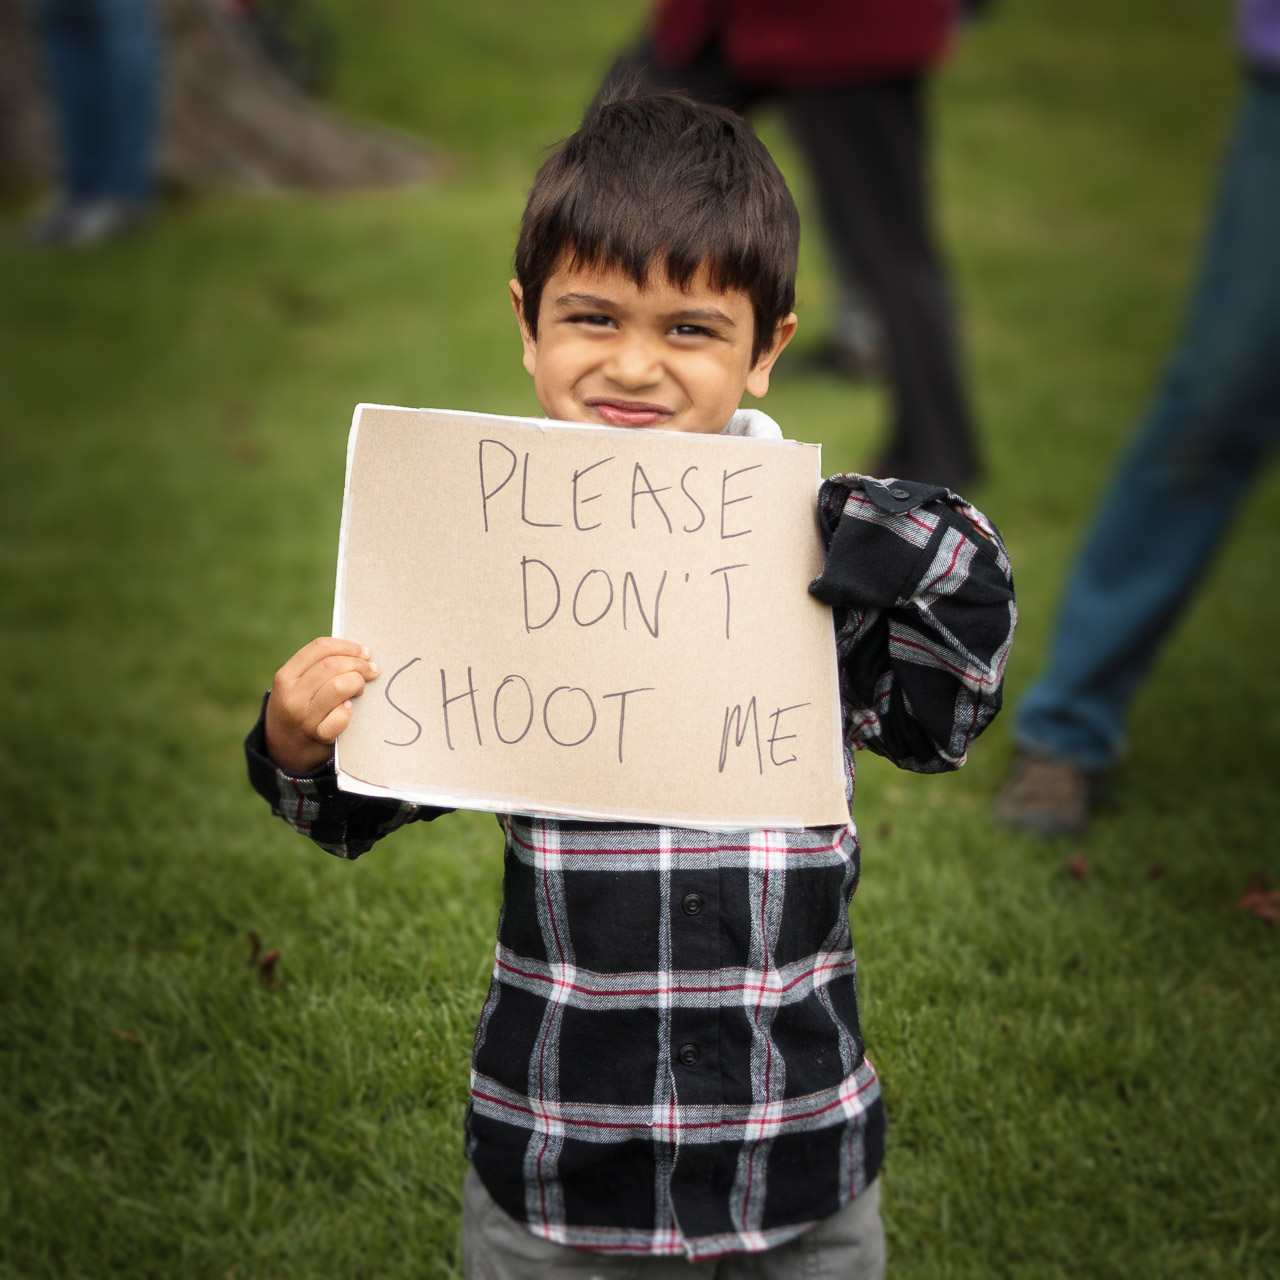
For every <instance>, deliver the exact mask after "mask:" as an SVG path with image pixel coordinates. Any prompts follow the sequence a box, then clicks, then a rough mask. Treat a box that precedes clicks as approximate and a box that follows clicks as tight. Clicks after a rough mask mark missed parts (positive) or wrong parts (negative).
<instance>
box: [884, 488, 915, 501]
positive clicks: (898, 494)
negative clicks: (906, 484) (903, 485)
mask: <svg viewBox="0 0 1280 1280" xmlns="http://www.w3.org/2000/svg"><path fill="white" fill-rule="evenodd" d="M889 494H890V496H891V497H894V498H897V499H898V501H899V502H906V500H907V499H908V498H909V497H911V490H910V489H890V490H889Z"/></svg>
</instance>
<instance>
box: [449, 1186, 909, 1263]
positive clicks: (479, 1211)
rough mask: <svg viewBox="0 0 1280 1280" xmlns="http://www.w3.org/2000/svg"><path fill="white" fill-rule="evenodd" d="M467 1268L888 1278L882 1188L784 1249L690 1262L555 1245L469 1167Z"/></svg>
mask: <svg viewBox="0 0 1280 1280" xmlns="http://www.w3.org/2000/svg"><path fill="white" fill-rule="evenodd" d="M462 1265H463V1271H464V1274H465V1275H466V1277H467V1280H530V1277H536V1280H544V1278H545V1280H561V1278H562V1277H563V1278H564V1280H697V1278H698V1277H705V1280H882V1277H883V1276H884V1227H883V1225H882V1224H881V1222H880V1183H879V1181H878V1180H877V1181H875V1182H873V1183H872V1184H871V1185H870V1186H869V1187H868V1188H867V1189H866V1190H865V1191H864V1192H863V1193H862V1194H861V1195H860V1196H859V1197H858V1198H857V1199H856V1200H855V1201H853V1203H852V1204H850V1205H848V1206H847V1207H845V1208H844V1209H841V1210H840V1212H839V1213H837V1214H833V1215H832V1216H831V1217H830V1218H826V1219H824V1220H823V1221H822V1222H819V1223H818V1224H817V1225H816V1226H814V1227H810V1228H809V1230H808V1231H806V1232H805V1233H804V1234H803V1235H801V1236H797V1237H796V1238H795V1239H794V1240H789V1241H788V1242H787V1243H786V1244H783V1245H779V1246H778V1247H777V1248H776V1249H767V1250H766V1251H765V1252H763V1253H733V1254H729V1255H727V1256H726V1257H723V1258H717V1259H716V1260H715V1261H713V1262H688V1261H686V1260H685V1259H683V1258H657V1257H651V1258H632V1257H612V1256H610V1255H608V1254H604V1253H594V1252H592V1251H590V1250H587V1249H570V1248H567V1247H566V1246H565V1245H560V1244H552V1243H551V1242H550V1241H547V1240H543V1239H542V1238H541V1236H536V1235H534V1234H533V1232H532V1231H529V1230H528V1229H527V1228H526V1227H524V1226H523V1225H522V1224H521V1223H519V1222H516V1221H515V1219H514V1218H511V1217H509V1216H508V1215H507V1214H506V1213H505V1212H504V1211H503V1210H502V1209H500V1208H499V1207H498V1205H497V1204H495V1203H494V1200H493V1198H492V1196H490V1195H489V1193H488V1192H487V1191H486V1190H485V1189H484V1184H483V1183H482V1182H481V1181H480V1178H479V1176H478V1175H477V1174H476V1171H475V1170H474V1169H472V1168H470V1167H468V1169H467V1179H466V1182H465V1183H464V1184H463V1188H462Z"/></svg>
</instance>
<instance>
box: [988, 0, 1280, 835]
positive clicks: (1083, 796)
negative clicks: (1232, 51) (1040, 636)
mask: <svg viewBox="0 0 1280 1280" xmlns="http://www.w3.org/2000/svg"><path fill="white" fill-rule="evenodd" d="M1237 17H1238V21H1237V31H1238V40H1239V46H1240V50H1241V53H1242V57H1243V62H1244V71H1245V80H1244V89H1243V96H1242V100H1241V103H1240V106H1239V111H1238V117H1237V120H1236V125H1235V130H1234V135H1233V137H1232V140H1231V144H1230V147H1229V149H1228V152H1227V155H1226V158H1225V161H1224V163H1223V167H1222V171H1221V176H1220V179H1219V185H1218V191H1217V197H1216V208H1215V210H1214V212H1213V217H1212V219H1211V222H1210V227H1209V231H1208V236H1207V239H1206V241H1205V244H1204V247H1203V250H1202V255H1201V262H1200V267H1199V282H1198V285H1197V288H1196V291H1195V293H1194V295H1193V298H1192V302H1191V306H1190V310H1189V314H1188V317H1187V321H1186V326H1185V330H1184V333H1183V335H1182V339H1181V343H1180V345H1179V346H1178V348H1177V349H1176V351H1175V353H1174V355H1173V358H1172V360H1171V361H1170V363H1169V366H1168V369H1167V371H1166V373H1165V375H1164V379H1163V382H1162V383H1161V385H1160V387H1159V388H1158V391H1157V394H1156V395H1155V398H1154V401H1153V403H1152V405H1151V407H1150V409H1149V411H1148V414H1147V417H1146V420H1145V423H1144V424H1143V425H1142V427H1141V429H1140V430H1139V431H1138V433H1137V435H1136V436H1135V438H1134V439H1133V440H1132V442H1131V444H1130V446H1129V450H1128V453H1127V455H1126V456H1125V457H1124V459H1123V461H1122V462H1121V464H1120V468H1119V470H1118V471H1117V472H1116V473H1115V475H1114V477H1113V479H1112V481H1111V485H1110V489H1109V491H1108V493H1107V495H1106V496H1105V497H1104V499H1103V501H1102V504H1101V506H1100V507H1099V508H1098V510H1097V513H1096V515H1095V516H1094V520H1093V525H1092V528H1091V529H1090V531H1089V533H1088V535H1087V537H1086V538H1085V540H1084V543H1083V545H1082V547H1081V549H1080V551H1079V553H1078V557H1077V560H1076V563H1075V566H1074V568H1073V570H1072V571H1071V573H1070V576H1069V578H1068V582H1067V587H1066V593H1065V597H1064V599H1063V602H1062V605H1061V612H1060V615H1059V617H1058V620H1057V625H1056V629H1055V631H1054V632H1053V635H1052V637H1051V641H1050V647H1049V658H1048V665H1047V666H1046V667H1045V669H1044V670H1043V672H1042V673H1041V675H1040V677H1039V679H1038V680H1037V681H1036V682H1035V683H1034V685H1033V686H1032V687H1031V689H1030V690H1029V691H1028V692H1027V693H1026V695H1025V696H1024V698H1023V700H1022V703H1021V705H1020V707H1019V709H1018V713H1017V717H1016V720H1015V723H1014V736H1015V740H1016V742H1017V744H1018V747H1019V748H1020V753H1019V755H1018V757H1017V758H1016V759H1015V761H1014V765H1013V768H1012V771H1011V773H1010V776H1009V778H1008V780H1007V782H1006V784H1005V787H1004V789H1003V791H1002V792H1001V794H1000V796H999V797H998V798H997V801H996V815H997V816H998V817H999V818H1000V819H1002V820H1003V821H1005V822H1006V823H1009V824H1011V825H1013V826H1016V827H1021V828H1024V829H1027V830H1031V831H1037V832H1041V833H1043V834H1046V835H1076V834H1079V833H1080V832H1082V831H1083V830H1084V829H1085V827H1086V825H1087V823H1088V821H1089V817H1090V810H1091V807H1092V802H1093V796H1094V792H1095V789H1096V783H1097V781H1098V779H1099V777H1100V775H1101V774H1102V773H1103V772H1104V771H1105V770H1107V769H1108V768H1110V767H1111V766H1112V765H1113V764H1114V763H1115V761H1116V760H1117V758H1118V757H1119V755H1120V753H1121V750H1122V748H1123V745H1124V728H1125V721H1126V716H1127V713H1128V709H1129V705H1130V703H1131V701H1132V699H1133V696H1134V694H1135V693H1136V692H1137V689H1138V686H1139V684H1140V682H1141V681H1142V679H1143V677H1144V676H1145V675H1146V673H1147V671H1148V669H1149V668H1150V666H1151V663H1152V660H1153V659H1154V657H1155V655H1156V651H1157V649H1158V648H1159V646H1160V644H1161V642H1162V641H1163V640H1164V639H1165V638H1166V636H1167V635H1168V634H1169V632H1170V631H1171V629H1172V628H1173V626H1174V624H1175V623H1176V622H1177V620H1178V618H1179V617H1180V616H1181V614H1182V612H1183V609H1184V608H1185V606H1186V604H1187V602H1188V601H1189V599H1190V598H1191V595H1192V593H1193V590H1194V588H1195V587H1196V585H1197V583H1198V582H1199V581H1200V579H1201V576H1202V574H1203V573H1204V571H1205V568H1206V566H1207V565H1208V563H1209V561H1210V559H1211V557H1212V555H1213V552H1214V551H1215V550H1216V548H1217V547H1218V546H1219V544H1220V542H1221V541H1222V538H1223V535H1224V534H1225V533H1226V531H1227V529H1228V526H1229V525H1230V522H1231V519H1232V517H1233V516H1234V515H1235V513H1236V510H1237V509H1238V507H1239V505H1240V502H1241V500H1242V499H1243V497H1244V496H1245V494H1246V492H1247V490H1248V488H1249V486H1250V484H1251V483H1252V482H1253V481H1254V480H1255V479H1256V478H1257V475H1258V473H1259V470H1260V469H1261V467H1262V464H1263V463H1264V461H1266V459H1267V457H1268V456H1269V454H1270V452H1271V450H1272V448H1273V447H1274V444H1275V441H1276V436H1277V433H1278V432H1280V0H1239V3H1238V4H1237ZM1222 643H1223V644H1224V645H1225V644H1226V638H1225V637H1224V638H1223V642H1222ZM1206 677H1207V678H1212V672H1206Z"/></svg>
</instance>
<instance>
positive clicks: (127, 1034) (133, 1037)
mask: <svg viewBox="0 0 1280 1280" xmlns="http://www.w3.org/2000/svg"><path fill="white" fill-rule="evenodd" d="M107 1035H109V1036H117V1037H118V1038H119V1039H121V1040H127V1041H128V1042H129V1043H130V1044H141V1043H142V1037H141V1036H140V1035H138V1033H137V1032H136V1031H125V1030H124V1028H123V1027H108V1028H107Z"/></svg>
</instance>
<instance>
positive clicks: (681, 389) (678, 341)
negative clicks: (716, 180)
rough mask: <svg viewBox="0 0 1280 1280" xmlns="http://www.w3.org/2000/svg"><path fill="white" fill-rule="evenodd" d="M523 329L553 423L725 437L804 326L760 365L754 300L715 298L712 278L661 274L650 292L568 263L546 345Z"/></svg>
mask: <svg viewBox="0 0 1280 1280" xmlns="http://www.w3.org/2000/svg"><path fill="white" fill-rule="evenodd" d="M521 301H522V295H521V290H520V285H519V284H518V283H517V282H516V281H515V280H513V281H512V282H511V302H512V305H513V306H514V307H515V312H516V317H517V319H519V320H520V321H521V324H520V333H521V336H522V338H523V339H524V367H525V368H526V369H527V370H528V371H529V373H530V374H532V375H533V385H534V393H535V394H536V395H537V397H538V403H539V404H540V405H541V406H542V411H543V412H544V413H545V414H546V415H547V416H548V417H549V418H561V419H565V420H567V421H569V422H596V423H601V424H604V425H606V426H611V427H662V428H665V429H666V430H668V431H700V432H706V433H712V432H718V431H723V430H724V428H725V426H726V425H727V424H728V421H729V419H730V418H731V417H733V414H734V412H735V411H736V410H737V408H738V404H739V402H740V401H741V399H742V393H743V392H744V391H749V392H750V393H751V394H752V395H753V396H762V395H764V393H765V392H766V391H767V390H768V389H769V372H770V370H771V369H772V368H773V363H774V361H775V360H776V359H777V358H778V356H779V354H781V352H782V349H783V347H785V346H786V345H787V343H788V342H790V340H791V335H792V334H793V333H794V332H795V328H796V317H795V316H794V314H793V315H790V316H788V317H787V318H786V319H785V320H784V321H783V322H782V324H780V325H779V326H778V331H777V333H776V334H775V335H774V340H773V342H772V343H771V344H770V345H769V346H768V347H767V348H766V349H765V351H763V352H762V353H761V355H760V358H759V359H758V360H753V359H752V354H751V350H752V345H753V342H754V337H755V319H754V316H753V314H752V310H751V301H750V299H749V298H748V297H747V295H746V294H745V293H742V292H739V291H736V290H734V291H730V292H729V293H722V292H720V291H719V290H717V289H713V288H711V286H710V284H709V283H708V281H707V273H706V270H705V268H703V269H700V270H699V271H698V274H697V275H695V276H694V278H693V279H692V280H691V281H690V283H689V287H688V288H687V289H679V288H677V287H676V286H675V285H673V284H671V282H670V281H669V280H667V277H666V274H665V272H664V271H662V269H661V265H660V264H659V265H657V266H655V269H654V270H653V272H652V273H651V274H650V277H649V282H648V285H647V287H646V288H645V289H643V290H642V289H641V288H640V287H639V286H638V285H637V284H636V283H635V281H634V280H632V279H631V277H630V276H628V275H627V274H626V273H625V272H622V271H620V270H617V269H616V268H605V269H602V270H597V269H586V268H581V267H573V266H570V265H567V261H564V260H562V263H561V265H560V266H559V267H557V269H556V270H555V272H554V273H553V274H552V276H551V278H550V279H549V280H548V281H547V283H546V286H545V287H544V288H543V291H542V300H541V305H540V308H539V311H538V336H537V337H536V338H534V337H531V336H530V333H529V330H528V327H527V326H526V325H525V324H524V321H523V316H522V313H521Z"/></svg>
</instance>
